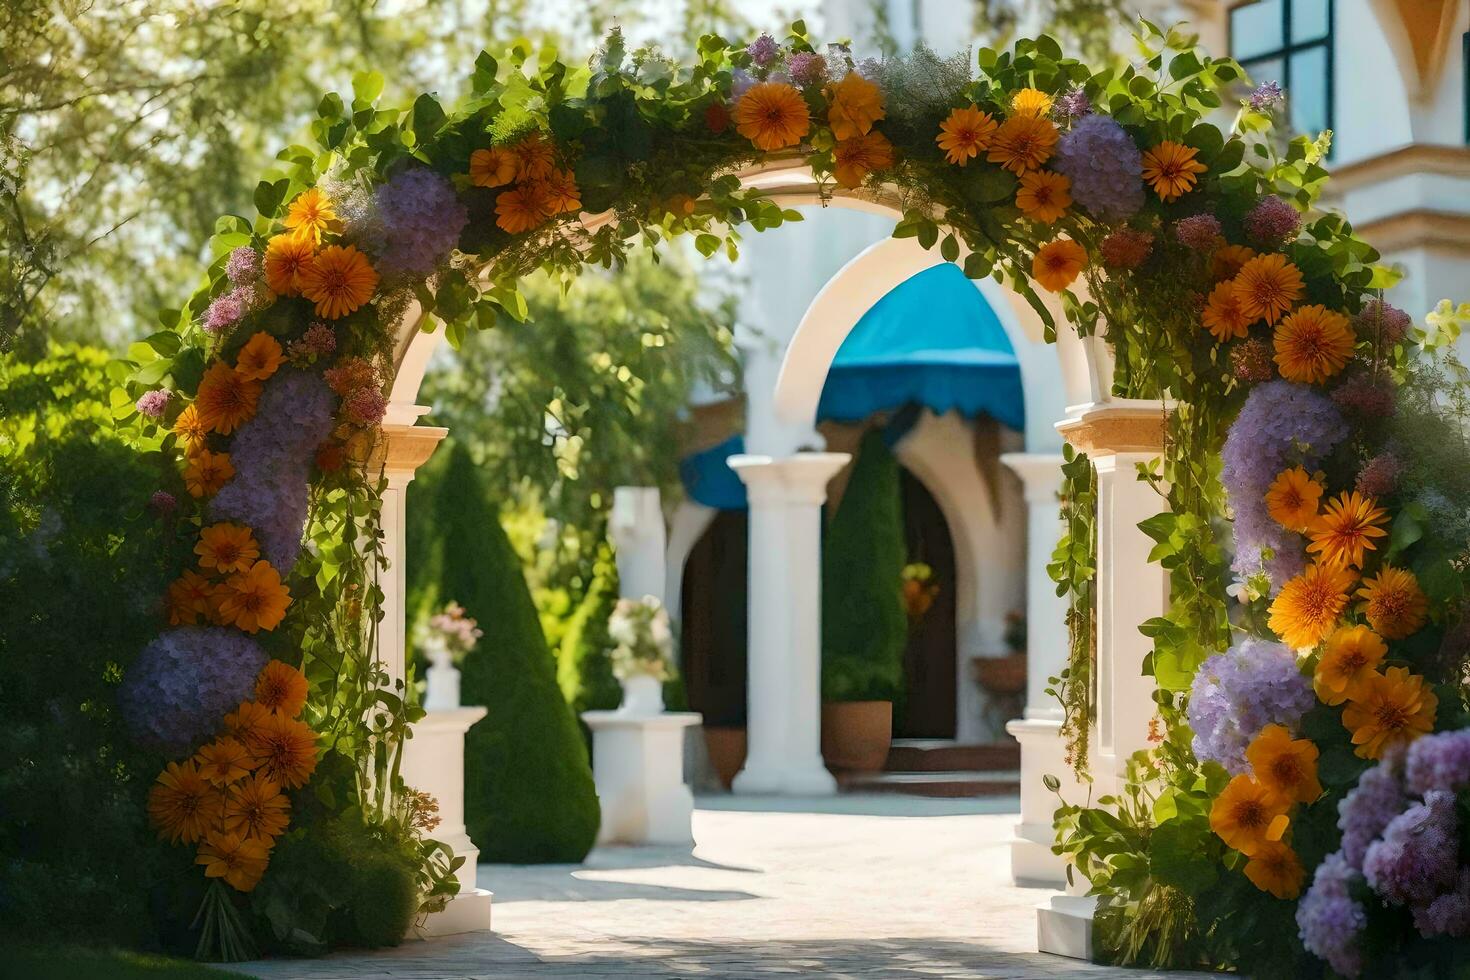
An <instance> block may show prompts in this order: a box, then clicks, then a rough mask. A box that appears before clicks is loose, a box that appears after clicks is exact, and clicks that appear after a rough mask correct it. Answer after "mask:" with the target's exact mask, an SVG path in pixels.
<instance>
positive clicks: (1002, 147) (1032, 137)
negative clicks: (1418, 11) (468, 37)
mask: <svg viewBox="0 0 1470 980" xmlns="http://www.w3.org/2000/svg"><path fill="white" fill-rule="evenodd" d="M1057 136H1058V134H1057V127H1056V126H1055V125H1053V124H1052V121H1051V120H1050V119H1047V118H1046V117H1045V116H1012V117H1011V118H1009V119H1007V120H1006V121H1005V122H1003V123H1001V126H1000V128H999V129H997V130H996V131H995V137H994V139H992V140H991V142H990V152H989V153H988V154H986V157H985V158H986V159H987V160H989V161H990V162H991V163H998V164H1000V165H1001V166H1002V167H1005V168H1006V169H1007V170H1009V171H1011V172H1012V173H1014V174H1016V175H1017V176H1020V175H1021V174H1023V173H1025V172H1026V171H1028V170H1035V169H1036V168H1037V167H1040V166H1041V165H1042V164H1043V163H1045V162H1046V161H1048V160H1050V159H1051V155H1052V152H1053V151H1054V150H1055V149H1056V146H1057Z"/></svg>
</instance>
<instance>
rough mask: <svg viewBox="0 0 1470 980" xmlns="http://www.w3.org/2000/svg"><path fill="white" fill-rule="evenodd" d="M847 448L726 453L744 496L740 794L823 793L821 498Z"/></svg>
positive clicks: (828, 781)
mask: <svg viewBox="0 0 1470 980" xmlns="http://www.w3.org/2000/svg"><path fill="white" fill-rule="evenodd" d="M849 458H850V456H849V455H848V454H847V453H808V452H801V453H796V454H795V455H793V456H788V457H785V458H782V459H774V458H772V457H770V456H732V457H730V466H731V468H732V469H734V470H735V472H736V473H738V474H739V475H740V479H741V480H743V481H744V482H745V486H746V491H747V495H748V497H749V501H750V652H749V671H750V678H749V685H748V691H747V695H746V697H747V701H748V706H747V712H746V718H747V721H746V727H747V740H748V745H749V748H748V751H747V753H746V759H745V768H744V769H742V770H741V771H740V774H739V775H737V776H736V777H735V783H734V789H735V791H736V792H738V793H778V794H785V795H790V796H812V795H828V794H832V793H835V792H837V782H836V780H834V779H833V778H832V774H831V773H829V772H828V771H827V768H826V767H825V766H824V765H823V764H822V749H821V707H822V687H821V681H822V624H821V601H822V503H823V501H825V500H826V498H827V481H829V480H830V479H831V478H832V477H833V476H834V475H835V474H836V473H837V471H838V470H840V469H841V468H842V467H843V466H844V465H846V463H847V461H848V459H849Z"/></svg>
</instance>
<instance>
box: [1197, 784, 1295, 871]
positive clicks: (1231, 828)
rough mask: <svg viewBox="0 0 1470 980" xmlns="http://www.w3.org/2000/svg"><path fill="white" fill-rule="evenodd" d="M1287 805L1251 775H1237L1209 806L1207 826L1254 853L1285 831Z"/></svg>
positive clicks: (1234, 844)
mask: <svg viewBox="0 0 1470 980" xmlns="http://www.w3.org/2000/svg"><path fill="white" fill-rule="evenodd" d="M1289 808H1290V804H1282V803H1281V801H1280V800H1278V799H1276V797H1275V796H1274V795H1273V794H1272V793H1271V792H1270V791H1269V790H1267V789H1266V787H1265V786H1262V785H1261V784H1260V783H1259V782H1258V781H1256V780H1255V779H1254V778H1252V777H1251V776H1246V775H1240V776H1236V777H1235V778H1234V779H1232V780H1230V783H1229V785H1227V786H1226V787H1225V788H1224V789H1223V790H1221V792H1220V795H1219V796H1218V797H1216V799H1215V803H1214V806H1212V807H1211V808H1210V829H1211V830H1213V831H1214V832H1215V833H1216V834H1218V835H1219V836H1220V839H1221V840H1223V841H1224V842H1225V843H1226V844H1228V845H1229V846H1230V847H1233V848H1235V849H1236V850H1237V851H1240V852H1241V853H1242V854H1247V855H1250V854H1255V853H1256V852H1257V851H1259V850H1260V849H1261V848H1262V847H1263V846H1264V845H1265V844H1267V843H1269V842H1271V841H1279V840H1280V839H1281V835H1282V834H1284V833H1286V827H1287V824H1288V823H1289V821H1288V820H1287V817H1286V811H1287V810H1288V809H1289Z"/></svg>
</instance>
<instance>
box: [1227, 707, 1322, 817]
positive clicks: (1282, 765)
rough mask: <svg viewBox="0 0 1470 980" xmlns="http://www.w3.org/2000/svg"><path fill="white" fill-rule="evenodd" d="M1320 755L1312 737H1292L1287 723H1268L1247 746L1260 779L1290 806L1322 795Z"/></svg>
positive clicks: (1247, 758) (1278, 798)
mask: <svg viewBox="0 0 1470 980" xmlns="http://www.w3.org/2000/svg"><path fill="white" fill-rule="evenodd" d="M1317 755H1318V752H1317V746H1316V745H1314V744H1313V743H1312V740H1311V739H1306V738H1292V737H1291V732H1289V731H1287V730H1286V727H1285V726H1284V725H1267V726H1266V727H1265V728H1263V729H1261V731H1260V734H1258V735H1257V736H1256V737H1255V739H1254V740H1252V741H1251V744H1250V746H1249V747H1248V748H1247V749H1246V750H1245V757H1246V760H1247V761H1248V762H1250V764H1251V771H1252V772H1253V773H1254V774H1255V777H1256V782H1258V783H1260V784H1261V786H1263V787H1264V788H1265V790H1266V792H1267V793H1269V794H1270V795H1271V798H1272V799H1273V800H1274V801H1275V802H1277V803H1284V804H1286V805H1287V806H1290V805H1291V804H1293V803H1312V802H1314V801H1315V800H1316V799H1317V798H1318V797H1319V796H1321V795H1322V783H1321V781H1320V780H1318V779H1317Z"/></svg>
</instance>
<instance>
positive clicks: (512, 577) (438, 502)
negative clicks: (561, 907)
mask: <svg viewBox="0 0 1470 980" xmlns="http://www.w3.org/2000/svg"><path fill="white" fill-rule="evenodd" d="M433 498H434V500H433V508H434V514H435V525H434V532H435V539H436V551H437V555H435V557H434V558H433V560H431V561H429V562H427V563H426V564H427V565H428V567H429V569H430V570H432V571H434V572H436V573H437V577H438V582H437V586H436V593H437V600H436V601H439V602H448V601H450V600H453V601H456V602H458V603H460V604H461V605H463V606H464V608H465V611H466V612H467V613H468V614H469V615H470V616H473V617H474V618H475V619H476V620H478V621H479V624H480V628H481V629H482V630H484V632H485V635H484V636H483V637H482V638H481V639H480V642H479V644H478V645H477V646H476V647H475V650H474V651H473V652H472V653H470V655H469V656H467V657H466V658H465V660H464V663H463V664H461V666H460V670H461V671H462V673H463V677H462V679H461V697H462V699H463V701H464V703H465V704H482V705H484V706H485V707H486V708H488V709H489V711H488V713H487V714H486V716H485V718H484V719H483V720H482V721H480V722H479V723H478V724H476V725H475V726H474V727H472V728H471V729H470V730H469V734H468V735H467V736H466V738H465V826H466V829H467V830H468V832H469V835H470V837H471V839H472V840H474V842H475V846H476V847H478V848H479V849H480V858H481V859H482V860H489V861H506V862H514V863H525V864H532V863H544V862H577V861H581V860H582V859H583V858H584V857H586V855H587V852H588V851H589V850H590V849H591V848H592V843H593V841H594V840H595V839H596V836H597V825H598V821H599V819H600V811H599V809H598V803H597V794H596V791H595V790H594V788H593V784H592V770H591V768H590V766H589V765H588V761H587V748H586V746H585V745H584V744H583V742H582V737H581V734H580V733H579V732H578V730H577V723H576V719H575V718H574V717H573V715H572V712H571V709H570V708H568V706H567V703H566V701H565V699H563V697H562V693H561V689H560V688H559V687H558V685H557V680H556V661H555V659H554V658H553V657H552V655H551V651H550V650H549V649H548V648H547V645H546V638H545V636H544V635H543V634H542V632H541V624H540V621H539V620H538V619H537V616H536V607H535V605H534V603H533V602H532V600H531V593H530V590H529V589H527V588H526V580H525V577H524V576H523V575H522V573H521V567H520V561H519V559H518V558H517V556H516V553H515V550H514V548H512V546H511V543H510V540H509V539H508V538H507V537H506V535H505V531H504V529H503V528H501V526H500V519H499V515H498V513H497V511H496V508H495V506H494V505H493V504H492V502H491V501H490V500H489V498H488V495H487V493H486V491H485V487H484V486H483V484H482V481H481V479H480V475H479V472H478V470H477V468H476V466H475V463H474V460H473V459H472V458H471V457H470V453H469V450H468V449H466V448H465V447H464V446H462V445H455V446H454V447H453V448H452V449H451V451H450V454H449V459H448V460H447V462H446V468H445V471H444V475H443V479H442V481H441V482H440V483H439V486H438V488H437V491H436V492H434V494H433Z"/></svg>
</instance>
